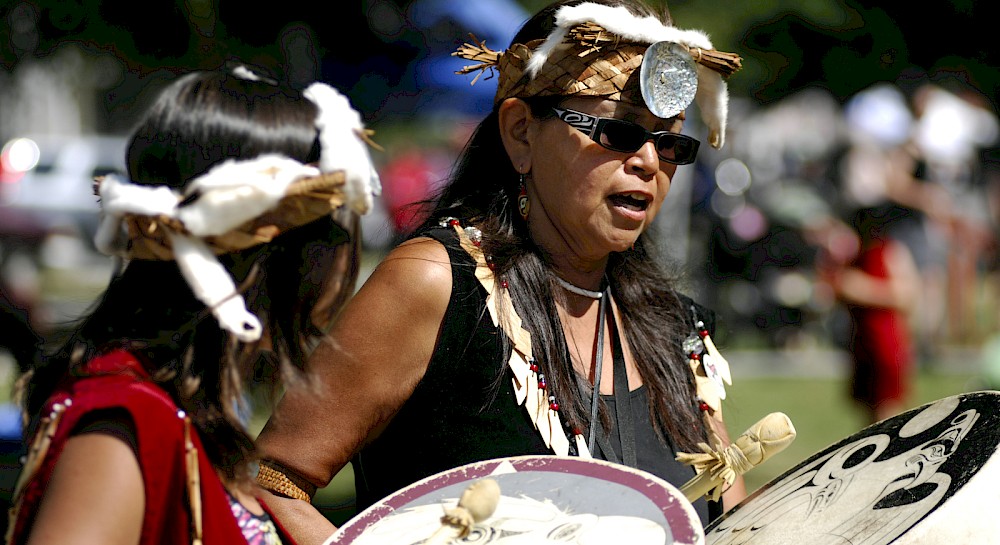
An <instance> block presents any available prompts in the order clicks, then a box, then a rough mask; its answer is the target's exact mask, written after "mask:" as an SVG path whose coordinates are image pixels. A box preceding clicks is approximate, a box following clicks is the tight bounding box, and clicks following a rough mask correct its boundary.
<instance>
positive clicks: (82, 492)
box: [27, 433, 146, 545]
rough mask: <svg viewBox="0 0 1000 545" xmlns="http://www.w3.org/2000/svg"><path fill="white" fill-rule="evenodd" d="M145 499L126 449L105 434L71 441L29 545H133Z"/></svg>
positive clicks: (139, 476)
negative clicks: (92, 544)
mask: <svg viewBox="0 0 1000 545" xmlns="http://www.w3.org/2000/svg"><path fill="white" fill-rule="evenodd" d="M145 504H146V496H145V492H144V489H143V480H142V471H141V470H140V468H139V461H138V460H137V459H136V457H135V454H134V453H133V451H132V447H130V446H129V445H128V444H127V443H125V442H124V441H122V440H121V439H118V438H115V437H112V436H111V435H107V434H103V433H85V434H81V435H78V436H75V437H72V438H71V439H69V441H67V442H66V447H65V448H64V449H63V451H62V453H61V455H60V457H59V460H58V461H57V462H56V466H55V469H54V471H53V473H52V479H51V480H50V481H49V485H48V488H47V489H46V491H45V496H44V498H43V499H42V501H41V504H40V505H39V508H38V515H37V517H36V518H35V522H34V525H33V526H32V528H31V531H30V534H29V537H28V541H27V543H28V544H29V545H48V544H60V545H73V544H81V545H83V544H91V543H102V544H107V545H135V544H137V543H139V538H140V533H141V531H142V521H143V513H144V511H145Z"/></svg>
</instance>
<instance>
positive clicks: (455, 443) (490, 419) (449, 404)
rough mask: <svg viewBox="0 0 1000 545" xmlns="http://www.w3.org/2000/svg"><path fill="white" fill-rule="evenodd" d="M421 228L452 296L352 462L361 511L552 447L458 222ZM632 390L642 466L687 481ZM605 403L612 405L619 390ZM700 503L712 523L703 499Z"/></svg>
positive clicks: (641, 392) (686, 471)
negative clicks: (432, 342) (386, 417)
mask: <svg viewBox="0 0 1000 545" xmlns="http://www.w3.org/2000/svg"><path fill="white" fill-rule="evenodd" d="M424 235H425V236H428V237H430V238H433V239H434V240H437V241H438V242H440V243H441V244H442V245H444V247H445V249H446V250H447V252H448V257H449V259H450V260H451V276H452V292H451V299H450V301H449V302H448V307H447V309H446V310H445V315H444V319H443V321H442V325H441V330H440V331H439V332H438V342H437V345H436V346H435V348H434V353H433V355H432V356H431V361H430V363H429V364H428V367H427V372H426V373H425V374H424V376H423V378H422V379H421V380H420V382H419V383H418V384H417V387H416V389H415V390H414V392H413V395H411V396H410V398H409V399H408V400H407V401H406V402H405V403H404V404H403V406H402V407H401V408H400V410H399V412H397V414H396V415H395V416H394V417H393V419H392V420H391V421H390V422H389V424H388V425H387V426H386V428H385V429H384V430H383V431H382V432H381V434H379V436H378V437H377V438H375V439H374V440H373V441H371V442H370V443H369V444H368V445H366V446H365V447H364V448H362V450H361V451H360V452H359V453H358V455H357V456H356V457H355V458H354V460H352V464H353V468H354V476H355V488H356V491H357V511H358V512H360V511H362V510H363V509H365V508H367V507H368V506H370V505H371V504H373V503H375V502H377V501H379V500H381V499H382V498H384V497H386V496H388V495H390V494H392V493H393V492H396V491H397V490H399V489H401V488H404V487H406V486H408V485H410V484H412V483H414V482H416V481H418V480H421V479H424V478H426V477H429V476H431V475H434V474H436V473H439V472H442V471H446V470H448V469H452V468H454V467H458V466H461V465H465V464H469V463H472V462H478V461H482V460H489V459H493V458H501V457H507V456H523V455H530V454H552V451H551V450H550V449H549V448H548V447H546V446H545V444H544V443H543V442H542V439H541V437H540V436H539V435H538V432H537V431H536V430H535V427H534V425H533V424H532V422H531V421H530V419H529V417H528V413H527V411H525V410H524V409H523V408H522V407H521V406H519V405H518V404H517V402H516V400H515V395H514V391H513V386H512V385H511V378H512V375H511V371H510V369H509V368H508V366H507V362H506V360H505V359H504V357H503V354H504V352H503V345H502V344H501V343H502V342H505V339H504V335H503V333H502V332H500V331H499V330H498V328H497V327H495V326H494V325H493V322H492V320H491V319H490V315H489V313H488V311H487V309H486V290H485V289H484V288H483V287H482V285H481V284H480V283H479V280H478V279H477V278H476V277H475V273H474V271H475V266H476V265H475V262H474V261H473V259H472V257H471V256H470V255H469V254H468V253H467V252H466V251H465V250H464V249H462V247H461V246H460V245H459V240H458V236H457V235H456V234H455V232H454V230H453V229H452V228H450V227H449V228H441V229H431V230H429V231H427V232H425V233H424ZM632 395H634V396H638V397H637V398H636V399H635V402H634V403H633V404H632V406H633V407H638V409H635V410H634V411H633V412H634V413H635V415H634V418H633V422H635V423H636V446H637V451H638V452H637V458H638V465H639V469H642V470H645V471H648V472H650V473H652V474H654V475H656V476H658V477H660V478H662V479H664V480H666V481H668V482H669V483H671V484H673V485H674V486H678V487H679V486H681V485H682V484H684V483H685V482H687V480H688V479H690V478H691V477H692V476H694V470H693V469H691V468H690V467H688V466H685V465H683V464H681V463H680V462H677V461H676V460H675V459H674V452H673V448H672V447H670V446H665V445H662V444H661V443H660V442H659V441H658V440H657V438H656V436H655V432H654V430H653V428H652V425H651V424H650V420H649V411H648V409H647V407H648V404H647V400H646V393H645V388H639V389H637V390H635V391H633V392H632ZM605 401H606V402H607V403H608V409H609V410H613V409H614V399H613V397H612V398H611V399H610V400H608V399H605ZM640 413H641V414H640ZM611 414H612V416H613V415H614V413H611ZM334 425H335V424H334ZM612 435H613V436H616V434H612ZM619 449H620V447H619ZM694 505H695V509H696V511H697V512H698V515H699V517H700V518H701V520H702V522H703V523H705V524H707V523H708V520H709V509H708V506H707V504H706V502H705V500H704V499H700V500H698V501H697V502H695V504H694ZM713 511H714V510H713ZM712 514H713V515H714V514H715V513H712Z"/></svg>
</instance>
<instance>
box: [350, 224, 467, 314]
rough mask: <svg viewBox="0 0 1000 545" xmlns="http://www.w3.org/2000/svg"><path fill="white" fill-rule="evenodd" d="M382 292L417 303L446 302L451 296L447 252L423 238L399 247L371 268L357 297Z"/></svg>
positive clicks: (449, 266)
mask: <svg viewBox="0 0 1000 545" xmlns="http://www.w3.org/2000/svg"><path fill="white" fill-rule="evenodd" d="M383 289H390V290H392V291H393V292H395V293H397V294H398V295H400V296H402V295H407V296H410V297H414V298H415V300H416V301H420V302H428V301H435V300H436V301H442V300H444V301H446V300H447V298H448V295H449V294H450V293H451V263H450V260H449V257H448V251H447V250H446V249H445V247H444V246H443V245H442V244H441V243H440V242H438V241H436V240H434V239H430V238H426V237H420V238H414V239H411V240H408V241H406V242H404V243H402V244H400V245H399V246H397V247H396V248H394V249H393V250H392V251H391V252H389V254H388V255H387V256H386V257H385V259H383V260H382V262H381V263H380V264H379V265H378V266H377V267H376V268H375V270H374V271H373V272H372V275H371V276H370V277H369V279H368V280H367V281H366V282H365V284H364V286H362V288H361V291H360V292H359V295H362V293H364V292H366V291H371V290H383ZM366 295H367V294H366Z"/></svg>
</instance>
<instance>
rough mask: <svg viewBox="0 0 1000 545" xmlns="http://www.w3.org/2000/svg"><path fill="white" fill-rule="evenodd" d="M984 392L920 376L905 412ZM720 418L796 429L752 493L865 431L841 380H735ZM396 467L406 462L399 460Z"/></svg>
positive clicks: (970, 383)
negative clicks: (775, 417)
mask: <svg viewBox="0 0 1000 545" xmlns="http://www.w3.org/2000/svg"><path fill="white" fill-rule="evenodd" d="M979 389H985V388H984V387H982V386H981V385H980V384H979V383H978V381H977V380H976V378H975V377H974V376H971V375H968V374H938V373H933V372H930V371H923V372H921V373H919V374H918V376H917V377H916V381H915V384H914V385H913V390H912V395H911V397H910V402H909V404H908V405H909V408H913V407H918V406H920V405H923V404H924V403H929V402H931V401H934V400H937V399H941V398H943V397H948V396H950V395H955V394H958V393H962V392H968V391H973V390H979ZM724 403H725V404H724V406H723V412H724V414H725V417H726V424H727V427H728V429H729V432H730V436H732V437H733V438H735V437H736V436H737V435H739V434H740V433H742V432H743V431H744V430H746V429H747V428H748V427H750V426H751V425H752V424H754V423H755V422H757V421H758V420H760V418H762V417H763V416H765V415H767V414H768V413H772V412H783V413H785V414H786V415H788V417H789V418H790V419H791V421H792V424H793V425H794V426H795V429H796V438H795V441H793V442H792V444H791V445H789V446H788V447H787V448H786V449H785V450H784V451H783V452H781V453H779V454H777V455H776V456H775V457H774V458H772V459H770V460H768V461H767V462H766V463H764V464H762V465H760V466H758V467H757V468H755V469H753V470H752V471H751V472H749V473H747V474H746V476H745V480H746V484H747V490H748V491H749V492H753V491H754V490H756V489H758V488H760V486H761V485H763V484H765V483H767V482H768V481H770V480H771V479H773V478H775V477H777V476H779V475H781V474H782V473H784V472H785V471H786V470H788V469H791V468H792V467H793V466H795V464H797V463H799V462H801V461H803V460H805V459H806V458H808V457H809V456H811V455H812V454H814V453H816V452H818V451H820V450H822V449H824V448H826V447H828V446H830V445H831V444H833V443H835V442H837V441H839V440H841V439H843V438H845V437H847V436H849V435H851V434H853V433H854V432H857V431H858V430H860V429H862V428H863V427H865V425H866V421H865V416H864V414H863V413H862V412H861V410H860V409H859V408H858V407H857V406H856V405H855V404H854V403H853V401H852V400H851V399H850V397H849V396H848V384H847V382H846V379H831V378H781V377H773V378H772V377H762V378H750V379H740V380H738V381H737V382H736V383H735V384H734V385H733V386H732V387H730V388H729V395H728V397H727V399H726V401H725V402H724ZM400 463H405V461H403V460H400ZM353 487H354V484H353V473H352V472H351V469H350V467H348V468H347V469H346V470H345V471H343V472H341V474H340V475H338V476H337V478H335V479H334V481H333V482H332V483H331V484H330V486H328V487H326V488H325V489H322V490H320V491H319V493H318V494H317V496H316V499H315V504H316V506H317V507H318V508H319V509H320V510H321V511H322V512H323V513H324V514H325V515H326V516H327V517H328V518H329V519H330V520H331V521H333V523H334V524H338V525H339V524H341V523H342V522H343V521H345V520H347V518H349V517H350V516H351V515H352V513H353V506H352V501H353V493H354V490H353Z"/></svg>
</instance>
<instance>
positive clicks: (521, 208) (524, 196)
mask: <svg viewBox="0 0 1000 545" xmlns="http://www.w3.org/2000/svg"><path fill="white" fill-rule="evenodd" d="M526 178H527V175H525V174H521V187H520V190H519V191H518V193H517V211H518V212H520V213H521V219H523V220H525V221H528V210H530V209H531V202H530V201H529V200H528V186H527V184H525V179H526Z"/></svg>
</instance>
